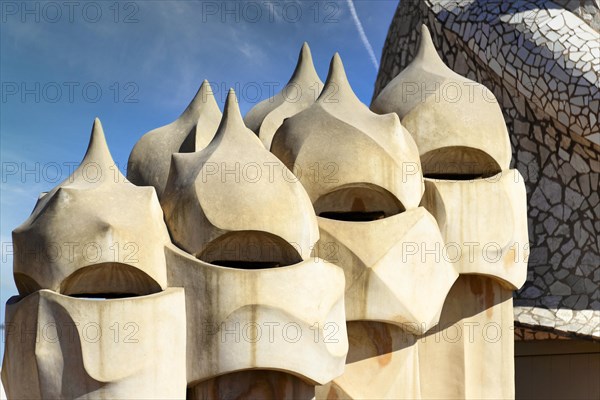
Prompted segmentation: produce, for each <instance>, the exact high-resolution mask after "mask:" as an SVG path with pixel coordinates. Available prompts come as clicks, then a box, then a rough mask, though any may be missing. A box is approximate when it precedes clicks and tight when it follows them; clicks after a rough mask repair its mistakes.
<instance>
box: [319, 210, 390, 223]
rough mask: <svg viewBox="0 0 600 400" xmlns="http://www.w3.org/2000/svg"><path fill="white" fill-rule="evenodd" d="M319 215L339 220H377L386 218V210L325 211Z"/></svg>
mask: <svg viewBox="0 0 600 400" xmlns="http://www.w3.org/2000/svg"><path fill="white" fill-rule="evenodd" d="M319 217H322V218H329V219H335V220H337V221H356V222H365V221H376V220H378V219H384V218H385V212H383V211H348V212H344V211H323V212H322V213H320V214H319Z"/></svg>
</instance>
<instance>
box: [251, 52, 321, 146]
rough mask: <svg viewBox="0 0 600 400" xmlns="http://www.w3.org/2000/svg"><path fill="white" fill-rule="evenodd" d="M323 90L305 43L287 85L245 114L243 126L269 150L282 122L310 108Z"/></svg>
mask: <svg viewBox="0 0 600 400" xmlns="http://www.w3.org/2000/svg"><path fill="white" fill-rule="evenodd" d="M322 88H323V82H321V79H319V75H317V71H315V66H314V65H313V61H312V55H311V54H310V48H309V47H308V44H307V43H304V45H302V50H300V55H299V56H298V64H297V65H296V69H295V70H294V73H293V75H292V77H291V78H290V81H289V82H288V83H287V85H285V87H284V88H283V89H282V90H281V92H279V93H277V94H276V95H275V96H273V97H271V98H268V99H266V100H263V101H261V102H260V103H258V104H257V105H256V106H254V107H253V108H252V109H251V110H250V111H248V114H246V116H245V117H244V122H245V123H246V126H247V127H248V128H250V129H251V130H252V131H254V133H256V134H257V135H258V137H259V138H260V141H261V142H262V143H263V145H264V146H265V148H267V149H270V148H271V141H272V140H273V136H274V135H275V132H276V131H277V129H278V128H279V127H280V126H281V124H282V123H283V120H284V119H286V118H289V117H291V116H293V115H295V114H297V113H299V112H300V111H302V110H304V109H306V108H308V107H309V106H310V105H311V104H313V103H314V102H315V100H316V99H317V97H318V96H319V93H321V89H322Z"/></svg>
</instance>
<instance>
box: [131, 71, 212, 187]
mask: <svg viewBox="0 0 600 400" xmlns="http://www.w3.org/2000/svg"><path fill="white" fill-rule="evenodd" d="M219 121H221V110H219V106H218V105H217V102H216V101H215V98H214V95H213V91H212V89H211V87H210V84H209V83H208V81H206V80H205V81H204V82H202V85H201V86H200V89H198V92H197V93H196V96H194V98H193V99H192V101H191V102H190V104H189V105H188V106H187V108H186V109H185V111H184V112H183V113H182V114H181V115H180V116H179V118H177V119H176V120H175V121H173V122H171V123H170V124H168V125H165V126H161V127H160V128H156V129H154V130H152V131H150V132H148V133H146V134H144V136H142V138H141V139H140V140H139V141H138V142H137V143H136V144H135V146H134V147H133V150H132V151H131V154H130V155H129V161H128V163H127V178H128V179H129V180H130V181H131V182H132V183H134V184H135V185H138V186H154V188H155V189H156V193H157V194H158V197H159V198H161V197H162V194H163V192H164V190H165V186H166V185H167V179H168V177H169V169H170V166H171V155H172V154H173V153H191V152H194V151H199V150H202V149H203V148H205V147H206V146H207V145H208V144H209V143H210V141H211V140H212V138H213V137H214V135H215V132H216V131H217V127H218V126H219Z"/></svg>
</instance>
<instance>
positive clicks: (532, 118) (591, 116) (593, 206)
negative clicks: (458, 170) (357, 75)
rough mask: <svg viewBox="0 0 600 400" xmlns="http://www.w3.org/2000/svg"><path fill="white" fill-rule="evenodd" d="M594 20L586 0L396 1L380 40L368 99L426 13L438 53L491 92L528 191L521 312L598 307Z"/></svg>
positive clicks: (598, 45) (599, 141)
mask: <svg viewBox="0 0 600 400" xmlns="http://www.w3.org/2000/svg"><path fill="white" fill-rule="evenodd" d="M598 21H600V13H599V11H598V3H597V2H594V1H559V2H552V3H550V2H543V1H531V2H517V1H506V2H504V1H503V2H492V1H490V2H486V1H466V2H460V4H459V5H457V3H456V2H441V1H429V0H427V1H402V2H400V5H399V7H398V9H397V11H396V15H395V16H394V21H393V22H392V25H391V26H390V30H389V33H388V37H387V39H386V45H385V49H384V51H383V56H382V61H381V69H380V71H379V75H378V79H377V82H376V88H375V93H374V98H376V97H377V96H378V95H379V94H380V93H382V90H383V88H384V87H385V86H386V85H387V84H388V83H389V82H390V81H392V79H393V78H394V77H396V76H398V75H399V74H400V73H401V71H403V70H404V69H405V68H406V67H407V66H408V65H409V63H410V62H411V61H412V60H413V59H414V58H415V56H416V54H417V49H418V45H419V42H420V34H419V29H418V26H419V25H420V24H422V23H424V24H426V25H427V26H428V27H429V30H430V31H431V33H432V39H433V43H434V45H435V47H436V49H437V52H438V54H439V56H440V57H441V59H442V60H443V61H444V63H445V64H446V65H448V66H449V67H450V68H451V69H452V70H453V71H454V72H456V73H458V74H460V75H462V76H465V77H467V78H469V79H472V80H474V81H476V82H479V83H481V84H483V85H485V86H486V87H487V88H489V90H490V91H491V92H492V93H493V94H494V96H495V97H496V98H497V99H498V103H499V105H500V107H501V109H502V113H503V116H504V119H505V121H506V127H507V128H508V131H509V133H510V140H511V147H512V163H511V167H513V168H516V169H517V170H519V172H520V174H521V175H522V176H523V177H524V179H525V184H526V190H527V204H528V227H529V242H530V243H531V256H530V259H529V268H528V279H527V282H526V283H525V285H524V287H523V288H522V289H521V291H520V292H519V293H518V294H517V297H516V299H515V304H516V305H517V306H520V307H518V308H517V310H518V311H517V315H516V318H517V320H519V319H520V318H521V317H520V314H519V313H521V312H523V313H526V314H528V316H523V319H524V320H526V319H531V318H535V320H536V321H537V320H539V319H537V317H535V316H533V317H532V314H531V310H532V307H541V308H550V309H554V310H557V309H572V310H574V314H573V322H575V318H576V317H577V314H578V311H583V310H588V311H590V312H595V313H596V314H597V313H599V312H600V297H599V296H600V292H599V291H598V290H597V288H594V287H593V286H592V285H591V282H597V279H598V278H600V274H599V272H598V268H597V267H598V260H599V259H600V250H599V248H598V242H597V240H596V239H595V238H597V237H598V236H599V235H600V224H599V223H598V222H596V221H597V220H598V219H599V218H600V198H599V197H598V196H599V195H598V185H599V183H598V182H599V177H600V123H599V122H598V117H599V115H600V81H599V77H600V30H599V24H598ZM465 94H468V92H467V93H465ZM374 104H375V102H374ZM586 283H587V285H586ZM586 312H587V311H586ZM581 318H582V321H587V319H586V318H587V317H584V316H583V315H582V316H581ZM556 320H557V321H559V320H560V319H559V318H558V317H557V318H556ZM555 325H556V326H558V325H560V326H562V327H563V328H564V329H571V328H573V329H576V331H577V332H580V333H582V334H590V332H591V331H592V330H593V329H588V327H585V326H584V325H585V323H584V324H581V323H577V324H575V323H574V324H572V325H570V326H571V328H568V326H569V324H567V323H562V322H561V323H560V324H555Z"/></svg>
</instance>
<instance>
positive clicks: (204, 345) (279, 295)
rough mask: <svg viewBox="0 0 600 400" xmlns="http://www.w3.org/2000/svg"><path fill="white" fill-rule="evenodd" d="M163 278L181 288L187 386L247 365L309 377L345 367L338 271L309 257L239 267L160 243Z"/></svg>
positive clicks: (327, 376) (316, 379) (329, 375)
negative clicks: (269, 265)
mask: <svg viewBox="0 0 600 400" xmlns="http://www.w3.org/2000/svg"><path fill="white" fill-rule="evenodd" d="M167 258H168V265H169V286H171V287H183V288H185V293H186V312H187V326H188V334H187V337H188V343H187V381H188V384H190V385H191V386H194V385H196V384H197V383H199V382H202V381H205V380H207V379H211V378H213V377H215V376H219V375H223V374H228V373H232V372H238V371H243V370H247V369H254V370H278V371H282V372H286V373H288V374H292V375H295V376H298V377H301V378H302V379H303V380H304V381H306V382H308V383H310V384H311V385H314V384H315V383H319V384H324V383H326V382H328V381H330V380H332V379H333V378H335V377H337V376H339V375H340V374H341V373H342V372H343V370H344V361H345V359H346V353H347V352H348V339H347V335H346V324H345V315H344V274H343V272H342V271H341V269H340V268H339V267H337V266H335V265H333V264H331V263H326V262H325V261H324V260H321V259H318V258H314V259H308V260H306V261H302V262H300V263H298V264H296V265H291V266H287V267H284V268H267V269H257V270H244V269H239V268H225V267H220V266H218V265H212V264H208V263H205V262H203V261H201V260H197V259H195V258H193V257H191V256H190V255H188V254H187V253H185V252H183V251H181V250H179V249H177V248H175V247H172V248H168V249H167Z"/></svg>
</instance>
